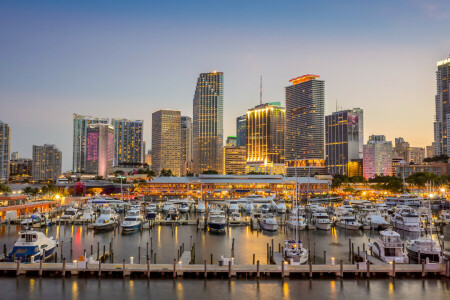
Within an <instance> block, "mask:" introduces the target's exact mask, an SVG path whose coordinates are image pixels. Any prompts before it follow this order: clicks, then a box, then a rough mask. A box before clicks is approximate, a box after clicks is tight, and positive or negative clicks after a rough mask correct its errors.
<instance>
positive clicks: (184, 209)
mask: <svg viewBox="0 0 450 300" xmlns="http://www.w3.org/2000/svg"><path fill="white" fill-rule="evenodd" d="M189 209H190V207H189V204H187V203H181V204H180V206H179V207H178V211H179V212H180V213H187V212H189Z"/></svg>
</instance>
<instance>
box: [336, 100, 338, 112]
mask: <svg viewBox="0 0 450 300" xmlns="http://www.w3.org/2000/svg"><path fill="white" fill-rule="evenodd" d="M336 112H338V103H337V99H336Z"/></svg>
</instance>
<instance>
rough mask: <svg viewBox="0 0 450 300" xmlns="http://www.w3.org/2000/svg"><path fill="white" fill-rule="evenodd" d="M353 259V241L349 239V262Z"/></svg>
mask: <svg viewBox="0 0 450 300" xmlns="http://www.w3.org/2000/svg"><path fill="white" fill-rule="evenodd" d="M351 257H352V239H348V262H349V263H350V262H351Z"/></svg>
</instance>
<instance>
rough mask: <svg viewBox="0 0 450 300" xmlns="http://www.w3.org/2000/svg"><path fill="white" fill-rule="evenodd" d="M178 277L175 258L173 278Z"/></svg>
mask: <svg viewBox="0 0 450 300" xmlns="http://www.w3.org/2000/svg"><path fill="white" fill-rule="evenodd" d="M176 277H177V260H176V259H173V278H176Z"/></svg>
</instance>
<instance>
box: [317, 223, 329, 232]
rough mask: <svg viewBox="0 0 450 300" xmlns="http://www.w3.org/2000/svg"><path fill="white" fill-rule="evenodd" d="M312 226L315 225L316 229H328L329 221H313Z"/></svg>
mask: <svg viewBox="0 0 450 300" xmlns="http://www.w3.org/2000/svg"><path fill="white" fill-rule="evenodd" d="M314 226H316V229H320V230H330V229H331V223H317V222H316V223H315V224H314Z"/></svg>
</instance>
